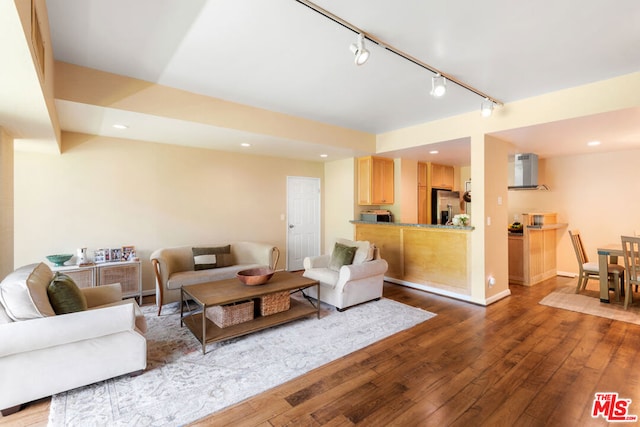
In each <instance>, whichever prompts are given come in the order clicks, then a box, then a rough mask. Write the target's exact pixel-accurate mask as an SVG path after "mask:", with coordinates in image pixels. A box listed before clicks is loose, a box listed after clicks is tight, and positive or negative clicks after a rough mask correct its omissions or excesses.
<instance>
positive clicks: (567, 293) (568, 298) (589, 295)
mask: <svg viewBox="0 0 640 427" xmlns="http://www.w3.org/2000/svg"><path fill="white" fill-rule="evenodd" d="M611 298H613V295H611ZM622 298H624V297H622ZM636 299H637V298H636ZM540 304H542V305H548V306H550V307H555V308H562V309H564V310H570V311H576V312H578V313H585V314H590V315H593V316H599V317H606V318H608V319H613V320H619V321H621V322H627V323H634V324H636V325H640V307H639V306H637V305H629V307H628V309H627V310H625V309H624V300H623V302H615V301H612V302H611V303H609V304H607V303H601V302H600V294H599V291H595V290H589V289H587V290H584V291H580V293H578V294H576V288H575V286H563V287H562V288H559V289H557V290H555V291H553V292H551V293H550V294H549V295H547V296H546V297H544V298H543V299H542V300H541V301H540Z"/></svg>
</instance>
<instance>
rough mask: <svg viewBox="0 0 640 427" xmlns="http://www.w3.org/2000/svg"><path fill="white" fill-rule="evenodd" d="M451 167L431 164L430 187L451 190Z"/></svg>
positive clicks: (452, 170)
mask: <svg viewBox="0 0 640 427" xmlns="http://www.w3.org/2000/svg"><path fill="white" fill-rule="evenodd" d="M453 176H454V169H453V166H447V165H439V164H437V163H431V187H432V188H444V189H445V190H453V181H454V178H453Z"/></svg>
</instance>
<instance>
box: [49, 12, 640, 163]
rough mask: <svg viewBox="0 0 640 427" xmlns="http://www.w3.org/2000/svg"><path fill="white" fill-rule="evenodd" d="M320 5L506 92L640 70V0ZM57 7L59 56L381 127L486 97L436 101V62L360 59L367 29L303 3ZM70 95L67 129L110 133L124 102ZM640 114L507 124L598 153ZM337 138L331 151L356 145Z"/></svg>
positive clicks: (63, 108) (535, 144) (132, 133)
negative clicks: (358, 32) (101, 103)
mask: <svg viewBox="0 0 640 427" xmlns="http://www.w3.org/2000/svg"><path fill="white" fill-rule="evenodd" d="M315 3H316V4H318V5H319V6H321V7H322V8H324V9H326V10H328V11H330V12H331V13H333V14H335V15H338V16H339V17H341V18H342V19H344V20H346V21H348V22H349V23H351V24H353V25H354V26H356V27H359V28H360V29H362V30H363V31H365V32H366V33H367V34H369V35H371V36H373V37H375V38H377V39H380V40H383V41H385V42H386V43H388V44H389V45H392V46H393V47H395V48H397V49H400V50H401V51H404V52H406V53H407V54H409V55H411V56H413V57H415V58H417V59H419V60H420V61H422V62H424V63H427V64H429V65H431V66H433V67H435V68H437V69H440V70H442V71H443V72H445V73H447V74H450V75H452V76H454V77H455V78H457V79H459V80H461V81H463V82H465V83H467V84H469V85H471V86H474V87H476V88H477V89H479V90H480V91H482V92H485V93H487V94H488V95H490V96H492V97H494V98H495V99H498V100H500V101H502V102H505V103H508V102H513V101H516V100H520V99H523V98H528V97H531V96H535V95H540V94H544V93H548V92H553V91H556V90H560V89H563V88H568V87H575V86H579V85H583V84H587V83H591V82H594V81H598V80H604V79H609V78H613V77H616V76H620V75H624V74H629V73H632V72H636V71H638V70H640V55H638V47H639V46H640V30H638V28H640V2H638V1H637V0H618V1H616V2H615V3H611V2H606V1H604V0H587V1H585V0H563V1H557V0H540V1H536V2H519V1H513V0H485V1H482V2H477V1H472V0H462V1H458V2H443V1H432V0H428V1H426V0H406V1H402V2H390V1H385V0H350V1H337V0H316V2H315ZM47 7H48V13H49V20H50V25H51V35H52V38H53V51H54V56H55V58H56V59H57V60H60V61H65V62H70V63H73V64H78V65H82V66H86V67H90V68H95V69H99V70H104V71H108V72H112V73H116V74H121V75H125V76H130V77H135V78H139V79H142V80H146V81H150V82H154V83H158V84H162V85H166V86H171V87H175V88H179V89H184V90H188V91H191V92H195V93H199V94H204V95H208V96H212V97H216V98H221V99H225V100H229V101H234V102H238V103H242V104H247V105H251V106H255V107H260V108H265V109H269V110H273V111H278V112H282V113H286V114H290V115H294V116H299V117H304V118H308V119H313V120H317V121H320V122H324V123H330V124H334V125H339V126H343V127H347V128H351V129H357V130H361V131H366V132H370V133H381V132H386V131H390V130H394V129H399V128H403V127H406V126H410V125H415V124H418V123H424V122H428V121H431V120H436V119H440V118H444V117H448V116H453V115H457V114H462V113H465V112H471V111H478V112H479V106H480V101H481V98H480V97H478V96H477V95H475V94H473V93H471V92H469V91H467V90H465V89H462V88H461V87H459V86H456V85H455V84H451V83H450V84H449V86H448V89H449V90H448V93H447V95H446V96H445V97H444V98H442V99H434V98H432V97H431V96H429V91H430V85H431V76H432V74H431V73H430V72H428V71H426V70H424V69H423V68H421V67H419V66H417V65H415V64H412V63H410V62H408V61H406V60H404V59H402V58H400V57H398V56H397V55H395V54H394V53H392V52H390V51H387V50H385V49H383V48H381V47H380V46H377V45H375V44H374V43H373V42H367V47H368V48H369V50H371V57H370V59H369V61H368V62H367V63H366V64H365V65H363V66H360V67H358V66H355V65H354V64H353V56H352V54H351V52H350V51H349V49H348V47H349V45H350V44H351V43H353V42H354V41H355V34H354V33H353V32H352V31H351V30H349V29H347V28H345V27H343V26H340V25H338V24H337V23H336V22H333V21H330V20H328V19H326V18H324V17H322V16H321V15H319V14H317V13H316V12H314V11H312V10H311V9H309V8H308V7H306V6H305V5H303V4H301V3H300V2H298V1H296V0H270V1H264V0H209V1H207V0H190V1H183V0H135V1H131V0H47ZM57 107H58V109H59V111H58V112H59V116H60V121H61V126H62V128H63V129H64V130H73V131H79V132H87V133H93V134H109V133H113V129H111V128H110V126H107V123H109V122H108V121H107V120H105V118H111V119H113V120H117V119H118V118H119V117H118V114H119V113H122V112H118V111H117V110H116V111H107V109H102V107H97V106H89V105H84V104H77V103H72V102H68V101H58V102H57ZM638 118H639V112H638V111H637V110H633V111H629V112H626V113H625V114H624V115H621V116H616V115H611V116H608V117H592V118H587V119H584V120H578V119H576V121H568V122H566V123H551V124H548V125H543V126H539V127H535V128H530V129H519V130H514V131H510V132H505V133H504V134H502V136H503V137H505V138H507V139H509V140H510V141H512V142H514V143H515V144H516V145H523V146H524V147H525V148H524V149H525V150H526V151H534V152H537V153H538V154H539V155H540V156H541V157H548V156H553V155H565V154H572V153H575V152H579V151H584V150H585V147H586V141H588V140H592V139H600V140H602V141H603V144H602V146H601V147H600V148H598V149H601V150H605V149H607V150H608V149H622V148H621V147H623V146H624V147H627V146H629V145H632V144H635V145H636V146H638V145H640V136H639V132H638V128H639V126H640V125H639V124H638V123H640V121H639V120H638ZM127 120H128V121H129V122H128V124H129V126H130V129H128V130H127V131H126V132H123V133H120V134H119V135H121V136H123V137H127V138H132V139H142V140H151V141H157V142H167V143H183V141H185V140H188V141H194V144H196V145H198V146H211V144H213V142H214V141H219V142H220V141H226V142H225V143H222V142H220V144H222V145H225V144H226V145H227V146H228V147H227V149H234V148H233V147H236V148H235V149H237V144H235V142H236V141H239V140H243V139H255V141H256V142H257V144H258V145H259V144H262V146H263V147H264V148H265V150H267V151H268V150H269V149H270V148H271V144H276V143H277V144H279V145H278V147H282V148H278V149H282V150H284V151H285V152H287V153H289V155H290V156H298V157H300V158H304V156H307V157H309V156H313V158H317V157H315V156H317V151H319V150H321V149H322V148H323V147H318V146H313V145H309V144H299V143H298V142H295V141H275V140H273V138H271V139H269V138H266V137H264V136H260V135H251V134H242V133H238V134H233V132H231V131H229V130H227V129H220V128H214V127H211V126H208V127H207V126H204V125H199V126H196V125H194V124H192V123H188V122H180V121H177V120H174V121H172V120H169V119H160V118H158V117H153V116H148V115H145V114H137V115H129V116H128V117H127ZM160 120H162V123H161V124H160V123H159V121H160ZM489 120H490V119H489ZM611 123H615V126H611V125H610V124H611ZM603 125H604V126H603ZM158 127H160V128H162V134H163V135H164V136H163V137H161V138H158ZM154 129H155V131H154ZM232 134H233V135H232ZM258 141H261V142H258ZM606 141H611V144H614V143H615V144H617V145H616V146H615V147H613V146H612V145H607V144H605V142H606ZM292 145H294V146H295V147H296V148H295V150H296V151H295V153H294V150H293V149H292V148H291V147H292ZM462 145H463V146H464V144H462ZM218 147H219V145H218V146H215V147H214V148H218ZM222 149H225V148H222ZM333 150H334V151H333V152H331V153H329V154H330V157H329V159H330V160H331V159H332V158H335V157H341V156H348V155H349V153H348V152H340V150H337V149H335V148H334V149H333ZM298 151H301V152H300V153H298ZM255 152H260V151H259V150H256V151H255ZM302 152H304V153H302ZM271 154H273V151H271Z"/></svg>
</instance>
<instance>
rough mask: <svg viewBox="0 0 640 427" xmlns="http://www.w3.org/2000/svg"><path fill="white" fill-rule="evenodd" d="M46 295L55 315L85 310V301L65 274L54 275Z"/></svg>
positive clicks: (80, 292)
mask: <svg viewBox="0 0 640 427" xmlns="http://www.w3.org/2000/svg"><path fill="white" fill-rule="evenodd" d="M47 294H48V295H49V301H50V302H51V306H52V307H53V310H54V311H55V312H56V314H67V313H75V312H76V311H84V310H86V309H87V299H86V298H85V296H84V294H83V293H82V291H81V290H80V288H79V287H78V285H76V283H75V282H74V281H73V279H72V278H71V277H69V276H67V275H66V274H62V273H56V275H55V276H54V277H53V280H52V281H51V283H50V284H49V287H48V288H47Z"/></svg>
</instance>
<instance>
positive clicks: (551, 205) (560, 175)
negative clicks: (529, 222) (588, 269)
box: [509, 141, 640, 273]
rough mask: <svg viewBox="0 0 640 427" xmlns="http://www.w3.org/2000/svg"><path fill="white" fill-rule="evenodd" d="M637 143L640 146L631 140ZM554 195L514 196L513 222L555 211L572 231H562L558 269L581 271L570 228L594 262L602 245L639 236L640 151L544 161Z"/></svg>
mask: <svg viewBox="0 0 640 427" xmlns="http://www.w3.org/2000/svg"><path fill="white" fill-rule="evenodd" d="M633 142H638V141H633ZM540 163H541V167H543V168H544V181H542V178H541V179H540V183H541V184H547V185H548V186H549V188H550V191H510V192H509V220H510V221H513V218H514V215H519V216H520V218H522V216H521V214H522V213H523V212H532V211H547V212H557V213H558V221H559V222H563V223H568V228H564V229H562V230H559V231H558V258H557V260H558V270H559V271H561V272H570V273H577V272H578V263H577V261H576V257H575V254H574V252H573V247H572V246H571V241H570V240H569V237H568V236H569V235H568V232H567V229H579V230H580V232H581V233H582V239H583V243H584V245H585V249H586V250H587V254H588V256H589V259H590V261H594V262H597V260H598V255H597V252H596V249H597V247H598V245H605V244H608V243H616V242H619V241H620V236H621V235H623V234H626V235H633V233H634V232H635V231H638V232H640V214H639V212H640V197H639V196H640V190H638V183H640V179H639V178H638V177H637V175H636V174H635V171H636V170H637V169H638V166H639V165H640V150H629V151H618V152H611V153H603V154H583V155H575V156H567V157H556V158H551V159H544V160H541V161H540Z"/></svg>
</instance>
